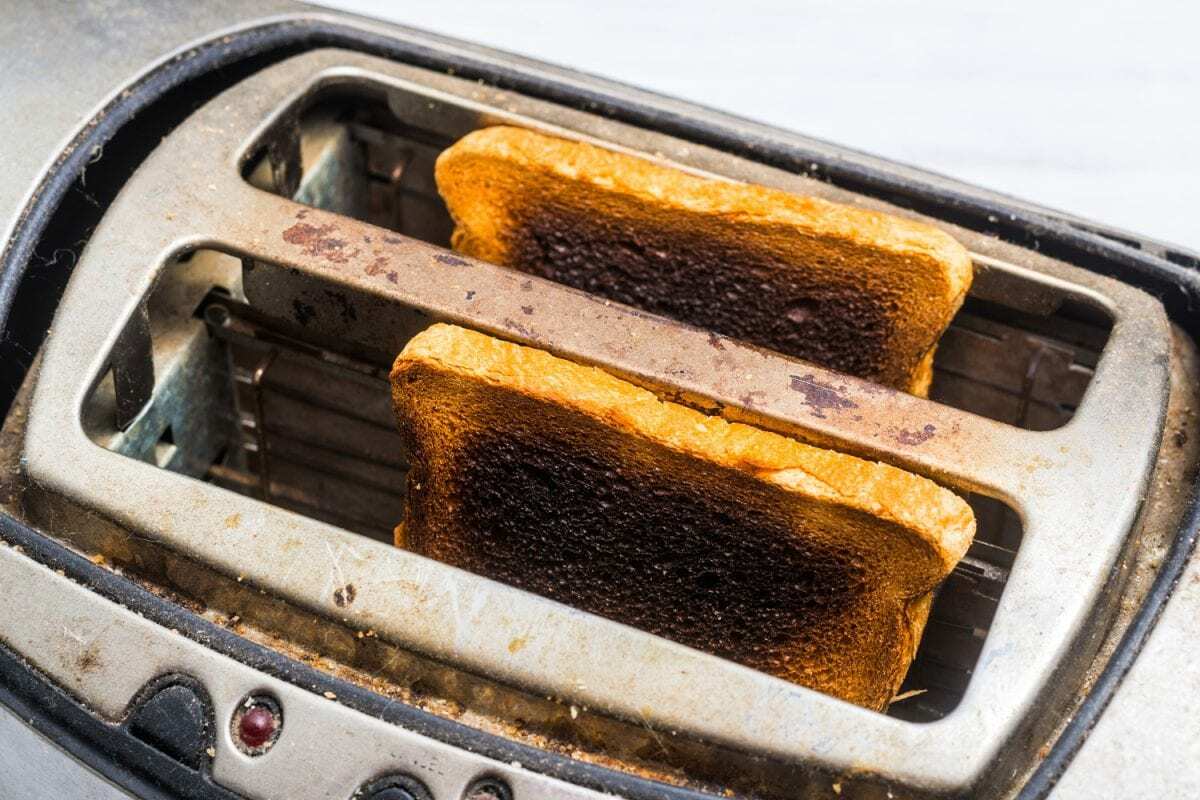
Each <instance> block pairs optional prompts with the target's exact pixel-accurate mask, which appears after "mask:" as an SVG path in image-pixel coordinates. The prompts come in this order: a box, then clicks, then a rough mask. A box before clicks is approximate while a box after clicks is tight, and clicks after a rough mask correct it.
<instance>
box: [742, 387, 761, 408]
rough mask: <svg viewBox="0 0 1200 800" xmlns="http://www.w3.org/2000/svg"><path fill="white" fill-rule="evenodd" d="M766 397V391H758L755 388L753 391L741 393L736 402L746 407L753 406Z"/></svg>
mask: <svg viewBox="0 0 1200 800" xmlns="http://www.w3.org/2000/svg"><path fill="white" fill-rule="evenodd" d="M766 399H767V393H766V392H764V391H760V390H755V391H752V392H746V393H745V394H743V395H742V396H741V397H739V398H738V402H739V403H741V404H742V405H744V406H745V407H746V408H754V407H756V406H757V405H758V404H759V403H761V402H762V401H764V400H766Z"/></svg>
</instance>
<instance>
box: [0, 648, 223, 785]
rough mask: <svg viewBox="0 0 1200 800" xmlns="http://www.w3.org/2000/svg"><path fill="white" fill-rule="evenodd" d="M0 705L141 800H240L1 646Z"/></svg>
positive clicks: (205, 773) (205, 772)
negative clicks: (95, 712) (98, 713)
mask: <svg viewBox="0 0 1200 800" xmlns="http://www.w3.org/2000/svg"><path fill="white" fill-rule="evenodd" d="M0 704H3V705H5V706H7V707H8V708H9V709H11V710H12V711H13V713H14V714H16V715H17V716H19V717H21V719H23V720H25V721H26V722H27V723H29V724H30V725H32V726H33V728H34V729H35V730H37V731H38V732H40V733H41V734H42V735H44V736H46V737H47V738H49V739H50V740H51V741H53V742H54V743H55V744H57V745H58V746H60V747H62V748H63V749H64V750H66V751H67V752H69V753H70V754H71V755H72V756H74V757H75V758H77V759H78V760H79V761H81V762H83V763H84V764H86V765H87V766H88V767H90V768H91V769H93V770H95V771H96V772H98V773H99V774H101V775H103V776H104V777H105V778H107V779H108V780H110V781H112V782H113V783H115V784H117V785H118V786H120V787H121V788H123V789H125V790H126V791H128V792H130V793H132V794H134V795H136V796H137V797H139V798H143V800H239V795H236V794H234V793H232V792H230V791H229V790H227V789H225V788H223V787H221V786H218V785H217V784H215V783H213V782H212V779H211V778H210V777H209V775H208V767H207V764H206V765H205V766H204V768H203V769H201V770H200V771H196V770H192V769H189V768H188V767H186V766H184V765H183V764H180V763H179V762H178V761H176V760H174V759H172V758H171V757H170V756H167V755H166V754H164V753H162V752H160V751H159V750H157V749H155V748H154V747H153V746H151V745H149V744H147V743H146V742H144V741H142V740H141V739H139V738H137V737H136V736H134V735H133V734H132V733H130V732H129V730H128V729H127V728H126V727H125V726H124V725H112V724H109V723H107V722H104V721H103V720H101V719H100V718H99V717H96V716H95V715H93V714H92V713H91V712H90V711H89V710H88V709H87V708H86V707H85V706H84V705H83V704H81V703H80V702H79V701H78V700H77V699H75V698H74V697H72V696H71V695H69V694H67V693H66V692H64V691H63V690H62V689H60V688H59V687H58V686H56V685H54V683H52V682H51V681H50V680H49V679H48V678H46V677H45V676H43V675H42V674H41V673H40V672H38V671H37V670H35V669H34V668H33V667H31V666H30V665H29V664H27V663H26V662H25V661H24V660H22V659H21V657H20V656H19V655H17V654H16V653H14V652H13V651H12V650H10V649H9V648H8V647H7V646H5V645H4V644H3V643H0Z"/></svg>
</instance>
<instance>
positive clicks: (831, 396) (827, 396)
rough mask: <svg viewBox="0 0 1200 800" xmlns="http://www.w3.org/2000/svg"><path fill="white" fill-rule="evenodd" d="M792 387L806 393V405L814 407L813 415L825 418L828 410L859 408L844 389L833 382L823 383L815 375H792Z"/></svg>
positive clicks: (795, 390) (794, 390) (793, 389)
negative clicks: (846, 394)
mask: <svg viewBox="0 0 1200 800" xmlns="http://www.w3.org/2000/svg"><path fill="white" fill-rule="evenodd" d="M791 379H792V381H791V389H792V391H793V392H799V393H800V394H802V395H804V405H806V406H808V407H809V408H811V409H812V415H813V416H814V417H819V418H820V419H825V412H826V411H843V410H845V409H848V408H858V404H857V403H855V402H854V401H853V400H851V399H850V398H848V397H846V396H845V395H843V394H842V391H843V390H842V389H841V388H839V387H836V386H833V385H832V384H828V383H821V382H820V381H819V380H817V378H816V376H815V375H812V374H811V373H810V374H808V375H792V376H791Z"/></svg>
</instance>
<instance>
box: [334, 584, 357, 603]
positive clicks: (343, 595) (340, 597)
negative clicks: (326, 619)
mask: <svg viewBox="0 0 1200 800" xmlns="http://www.w3.org/2000/svg"><path fill="white" fill-rule="evenodd" d="M357 595H358V590H357V589H355V588H354V584H353V583H347V584H346V585H345V586H343V587H341V588H340V589H337V590H335V591H334V593H333V602H334V603H336V604H337V607H338V608H345V607H346V606H348V605H350V604H351V603H353V602H354V598H355V597H356V596H357Z"/></svg>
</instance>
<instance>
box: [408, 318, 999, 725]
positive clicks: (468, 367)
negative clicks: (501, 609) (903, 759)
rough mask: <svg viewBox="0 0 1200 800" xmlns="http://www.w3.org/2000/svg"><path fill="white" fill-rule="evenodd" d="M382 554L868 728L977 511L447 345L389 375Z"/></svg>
mask: <svg viewBox="0 0 1200 800" xmlns="http://www.w3.org/2000/svg"><path fill="white" fill-rule="evenodd" d="M391 379H392V393H393V403H394V406H395V410H396V415H397V418H398V421H399V425H400V428H401V431H402V433H403V435H404V438H405V439H406V440H407V444H408V446H409V448H411V454H412V462H411V463H412V469H411V472H410V473H409V477H408V500H407V508H406V517H405V521H404V524H403V525H402V526H401V528H399V529H398V531H397V544H399V545H401V546H404V547H407V548H409V549H411V550H413V551H415V552H417V553H420V554H423V555H426V556H430V557H432V558H435V559H437V560H439V561H442V562H445V563H449V564H452V565H454V566H458V567H461V568H463V569H466V570H469V571H471V572H474V573H477V574H480V575H484V576H486V577H489V578H493V579H496V580H499V581H502V582H504V583H508V584H511V585H514V586H517V587H520V588H523V589H526V590H528V591H531V592H535V593H537V594H540V595H543V596H546V597H550V598H553V599H555V600H559V601H561V602H563V603H567V604H569V605H572V606H574V607H576V608H579V609H582V610H585V611H590V612H592V613H595V614H598V615H601V616H604V617H607V618H609V619H613V620H617V621H619V622H623V623H627V624H629V625H633V626H636V627H638V628H641V629H643V630H646V631H650V632H652V633H655V634H658V635H660V636H663V637H666V638H668V639H672V640H674V641H676V642H680V643H682V644H685V645H689V646H691V647H694V648H697V649H699V650H703V651H707V652H709V653H713V654H716V655H718V656H722V657H724V658H728V659H730V660H733V661H736V662H739V663H741V664H744V665H746V666H749V667H752V668H754V669H757V670H761V671H763V672H767V673H770V674H773V675H776V676H779V677H781V678H784V679H786V680H789V681H792V682H795V683H798V684H801V685H804V686H807V687H810V688H813V689H817V690H819V691H822V692H826V693H828V694H831V695H834V696H836V697H840V698H843V699H845V700H848V701H850V702H853V703H857V704H859V705H862V706H866V707H868V708H875V709H881V708H883V707H885V706H886V704H887V703H888V701H889V700H890V699H891V698H892V697H893V695H894V694H895V691H896V689H897V687H898V686H899V685H900V682H901V681H902V680H903V678H904V675H905V672H906V671H907V669H908V666H909V663H910V662H911V660H912V658H913V655H914V653H915V651H916V648H917V644H918V642H919V640H920V635H921V630H922V628H923V626H924V623H925V620H926V617H927V615H928V612H929V606H930V599H931V592H932V590H933V589H934V587H936V586H937V584H938V583H939V582H940V581H941V580H942V579H943V578H944V577H945V576H946V575H947V574H948V573H949V572H950V570H951V569H952V568H953V567H954V565H955V564H956V563H957V562H958V560H959V559H960V558H961V557H962V555H963V553H965V552H966V549H967V547H968V545H969V544H970V542H971V539H972V537H973V535H974V530H975V521H974V516H973V514H972V512H971V509H970V507H969V506H967V504H966V503H965V502H963V500H961V499H960V498H959V497H958V496H956V495H955V494H953V493H952V492H950V491H948V490H946V489H943V488H941V487H939V486H937V485H936V484H934V483H933V482H931V481H928V480H926V479H924V478H921V477H919V476H917V475H913V474H911V473H908V472H905V471H903V470H900V469H897V468H895V467H891V466H887V465H884V464H879V463H873V462H869V461H865V460H862V459H859V458H855V457H852V456H847V455H844V454H841V453H837V452H833V451H830V450H824V449H820V448H816V447H811V446H809V445H805V444H802V443H800V442H797V441H795V440H792V439H789V438H786V437H784V436H780V435H778V434H774V433H770V432H767V431H763V430H759V429H757V428H753V427H750V426H747V425H742V424H738V423H730V422H726V421H725V420H723V419H720V418H716V417H708V416H705V415H703V414H700V413H699V412H697V411H694V410H692V409H689V408H686V407H684V406H680V405H677V404H674V403H670V402H663V401H661V400H659V399H658V398H657V397H656V396H655V395H654V394H652V393H650V392H649V391H646V390H644V389H641V388H639V387H636V386H634V385H632V384H630V383H627V382H625V381H623V380H620V379H618V378H616V377H613V376H612V375H609V374H608V373H606V372H603V371H601V370H599V369H596V368H591V367H585V366H581V365H578V364H575V363H573V362H570V361H566V360H563V359H561V358H558V357H555V356H553V355H551V354H549V353H546V352H544V351H542V350H538V349H535V348H530V347H524V346H520V345H516V344H513V343H510V342H506V341H502V340H499V339H495V338H492V337H490V336H486V335H484V334H480V333H476V332H473V331H469V330H466V329H463V328H458V327H455V326H451V325H434V326H433V327H431V328H429V329H427V330H426V331H425V332H423V333H421V334H420V335H418V336H417V337H415V338H414V339H413V340H412V341H411V342H410V343H409V344H408V346H407V347H406V348H405V349H404V352H403V353H401V354H400V356H399V357H398V358H397V360H396V362H395V366H394V368H393V370H392V373H391Z"/></svg>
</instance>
